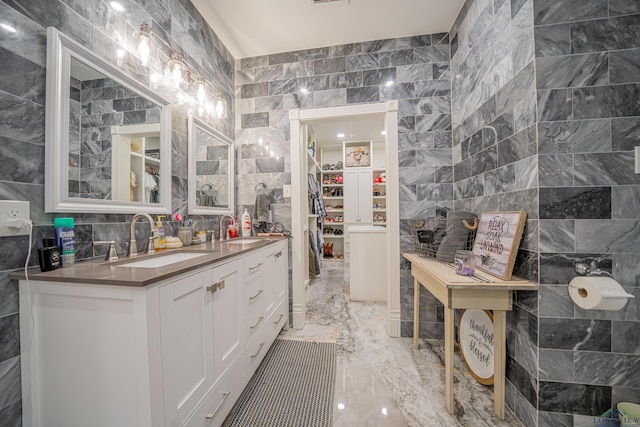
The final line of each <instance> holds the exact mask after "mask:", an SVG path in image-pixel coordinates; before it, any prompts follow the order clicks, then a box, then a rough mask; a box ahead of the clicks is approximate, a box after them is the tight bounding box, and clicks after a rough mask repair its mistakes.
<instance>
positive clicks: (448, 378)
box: [444, 306, 455, 414]
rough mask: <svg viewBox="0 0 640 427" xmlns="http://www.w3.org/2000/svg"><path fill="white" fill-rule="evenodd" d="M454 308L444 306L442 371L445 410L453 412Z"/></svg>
mask: <svg viewBox="0 0 640 427" xmlns="http://www.w3.org/2000/svg"><path fill="white" fill-rule="evenodd" d="M454 314H455V310H454V309H452V308H448V307H446V306H445V308H444V371H445V380H444V381H445V390H446V405H447V411H449V413H450V414H453V410H454V405H453V369H454V366H453V344H454V341H455V331H454V329H455V322H454Z"/></svg>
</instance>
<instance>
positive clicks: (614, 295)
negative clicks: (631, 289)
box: [569, 276, 634, 310]
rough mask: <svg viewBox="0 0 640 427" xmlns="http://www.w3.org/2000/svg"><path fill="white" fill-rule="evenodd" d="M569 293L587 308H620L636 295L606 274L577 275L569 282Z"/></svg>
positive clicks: (577, 303)
mask: <svg viewBox="0 0 640 427" xmlns="http://www.w3.org/2000/svg"><path fill="white" fill-rule="evenodd" d="M569 295H570V296H571V299H572V300H573V302H574V303H576V305H577V306H578V307H580V308H584V309H585V310H620V309H621V308H622V307H624V305H625V304H626V303H627V299H629V298H633V297H634V296H633V295H631V294H628V293H626V292H625V290H624V289H623V288H622V286H620V283H618V282H617V281H615V280H614V279H612V278H610V277H605V276H586V277H585V276H581V277H575V278H574V279H573V280H571V282H570V283H569Z"/></svg>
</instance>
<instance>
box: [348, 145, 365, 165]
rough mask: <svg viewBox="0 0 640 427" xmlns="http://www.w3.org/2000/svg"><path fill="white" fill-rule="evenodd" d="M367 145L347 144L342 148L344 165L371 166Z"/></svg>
mask: <svg viewBox="0 0 640 427" xmlns="http://www.w3.org/2000/svg"><path fill="white" fill-rule="evenodd" d="M369 149H370V147H369V145H358V146H347V147H345V149H344V165H345V166H346V167H350V168H353V167H360V166H371V154H370V152H369Z"/></svg>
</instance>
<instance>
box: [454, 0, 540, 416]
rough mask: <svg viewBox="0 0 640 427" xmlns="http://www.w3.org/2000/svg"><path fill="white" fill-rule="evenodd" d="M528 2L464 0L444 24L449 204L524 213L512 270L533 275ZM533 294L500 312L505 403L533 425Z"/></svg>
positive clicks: (532, 76) (534, 165)
mask: <svg viewBox="0 0 640 427" xmlns="http://www.w3.org/2000/svg"><path fill="white" fill-rule="evenodd" d="M532 23H533V1H532V0H511V1H510V0H468V1H467V2H466V3H465V4H464V6H463V8H462V11H461V12H460V14H459V16H458V18H457V19H456V22H455V23H454V25H453V28H452V29H451V32H450V36H451V54H452V56H451V76H452V97H451V106H452V107H451V108H452V111H451V114H452V127H453V140H452V143H453V145H452V148H453V159H454V165H453V178H454V200H455V202H454V203H455V204H454V206H455V208H456V209H464V210H468V211H471V212H474V213H477V214H479V213H482V212H491V211H498V210H501V211H508V210H524V211H526V212H527V222H526V226H525V232H524V237H523V241H522V243H521V246H520V250H519V252H518V255H517V258H516V264H515V268H514V274H516V275H518V276H520V277H524V278H526V279H529V280H532V281H534V282H537V280H538V223H539V217H538V160H537V151H538V147H537V134H536V131H537V128H536V121H537V118H536V73H535V62H534V32H533V24H532ZM537 347H538V301H537V292H518V293H517V294H516V296H515V301H514V304H513V310H512V311H509V312H508V315H507V372H506V373H507V405H508V406H509V407H510V408H511V409H512V410H513V412H514V413H515V415H516V416H517V417H518V418H519V419H520V420H522V422H523V423H524V424H525V425H527V426H529V425H535V424H536V422H537V421H536V420H537V407H538V384H537V350H538V349H537Z"/></svg>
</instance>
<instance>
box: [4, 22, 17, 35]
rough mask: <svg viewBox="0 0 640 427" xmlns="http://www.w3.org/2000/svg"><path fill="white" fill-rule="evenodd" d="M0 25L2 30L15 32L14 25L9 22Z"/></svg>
mask: <svg viewBox="0 0 640 427" xmlns="http://www.w3.org/2000/svg"><path fill="white" fill-rule="evenodd" d="M0 27H2V29H3V30H7V31H9V32H10V33H15V32H16V31H17V30H16V29H15V28H14V27H12V26H11V25H9V24H4V23H3V24H0Z"/></svg>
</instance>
